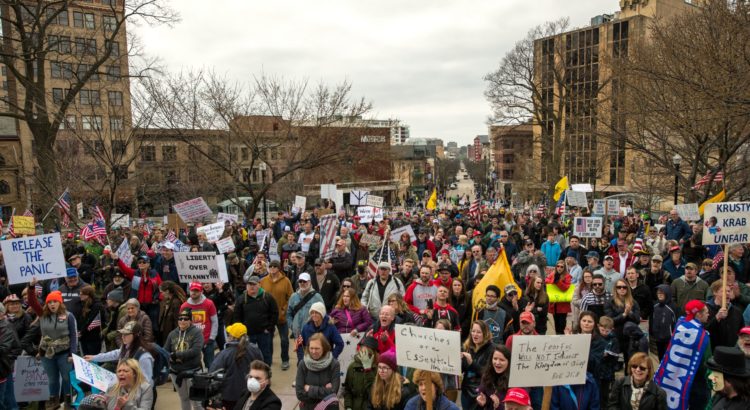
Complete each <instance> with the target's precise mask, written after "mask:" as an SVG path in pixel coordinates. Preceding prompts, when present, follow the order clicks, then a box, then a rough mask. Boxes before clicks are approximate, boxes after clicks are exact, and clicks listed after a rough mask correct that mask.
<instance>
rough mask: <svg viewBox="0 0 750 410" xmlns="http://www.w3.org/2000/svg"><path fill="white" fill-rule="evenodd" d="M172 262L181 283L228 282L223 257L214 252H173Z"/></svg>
mask: <svg viewBox="0 0 750 410" xmlns="http://www.w3.org/2000/svg"><path fill="white" fill-rule="evenodd" d="M174 261H175V264H176V265H177V273H178V275H179V276H180V282H181V283H191V282H200V283H216V282H218V281H222V282H224V283H227V282H229V278H228V275H227V265H226V263H225V262H224V255H217V254H216V253H215V252H175V253H174Z"/></svg>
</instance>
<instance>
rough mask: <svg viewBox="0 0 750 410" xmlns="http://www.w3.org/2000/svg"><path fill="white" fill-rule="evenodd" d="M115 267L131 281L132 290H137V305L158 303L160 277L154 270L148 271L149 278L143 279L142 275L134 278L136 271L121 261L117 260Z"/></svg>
mask: <svg viewBox="0 0 750 410" xmlns="http://www.w3.org/2000/svg"><path fill="white" fill-rule="evenodd" d="M117 266H118V267H119V268H120V272H122V274H123V275H125V277H126V278H128V280H129V281H131V285H132V286H133V288H137V289H138V295H137V299H138V303H140V304H141V305H148V304H150V303H159V295H160V292H159V285H161V276H159V274H158V273H156V271H155V270H153V269H149V270H148V273H149V277H148V278H144V277H143V276H142V275H138V276H135V273H136V270H135V269H133V268H131V267H130V266H128V265H126V264H124V263H123V262H122V260H121V259H117ZM134 277H135V278H136V279H135V280H134V279H133V278H134Z"/></svg>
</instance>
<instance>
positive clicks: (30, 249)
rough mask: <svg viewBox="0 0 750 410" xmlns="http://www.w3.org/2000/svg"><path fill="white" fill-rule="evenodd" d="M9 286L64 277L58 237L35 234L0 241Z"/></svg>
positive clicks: (62, 257) (57, 235)
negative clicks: (34, 279)
mask: <svg viewBox="0 0 750 410" xmlns="http://www.w3.org/2000/svg"><path fill="white" fill-rule="evenodd" d="M0 247H2V250H3V257H4V258H5V267H6V269H7V272H8V284H10V285H13V284H16V283H28V282H29V281H31V278H32V277H35V278H37V279H38V280H39V281H42V280H45V279H54V278H64V277H65V256H64V255H63V250H62V242H61V241H60V235H59V234H56V233H55V234H48V235H37V236H29V237H26V238H16V239H10V240H7V241H2V242H0Z"/></svg>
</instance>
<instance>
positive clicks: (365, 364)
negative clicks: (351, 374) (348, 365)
mask: <svg viewBox="0 0 750 410" xmlns="http://www.w3.org/2000/svg"><path fill="white" fill-rule="evenodd" d="M357 356H358V357H359V361H360V362H362V368H363V369H370V368H372V361H373V359H374V358H375V356H374V355H372V354H370V352H368V351H367V350H366V349H360V351H359V352H357Z"/></svg>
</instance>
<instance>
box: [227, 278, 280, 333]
mask: <svg viewBox="0 0 750 410" xmlns="http://www.w3.org/2000/svg"><path fill="white" fill-rule="evenodd" d="M233 320H234V321H235V322H240V323H242V324H244V325H245V326H246V327H247V333H248V334H251V335H255V334H260V333H263V332H268V333H270V334H273V331H274V328H275V327H276V323H278V321H279V307H278V306H277V305H276V301H275V300H274V298H273V297H271V295H269V294H268V293H266V292H265V291H264V290H263V288H260V289H258V294H257V295H255V297H252V296H250V295H248V294H247V292H245V293H243V294H242V296H240V297H239V298H237V302H236V303H235V306H234V317H233Z"/></svg>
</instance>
